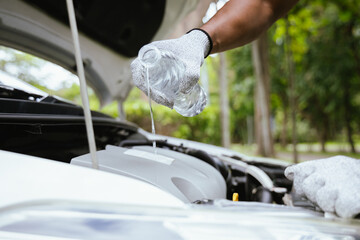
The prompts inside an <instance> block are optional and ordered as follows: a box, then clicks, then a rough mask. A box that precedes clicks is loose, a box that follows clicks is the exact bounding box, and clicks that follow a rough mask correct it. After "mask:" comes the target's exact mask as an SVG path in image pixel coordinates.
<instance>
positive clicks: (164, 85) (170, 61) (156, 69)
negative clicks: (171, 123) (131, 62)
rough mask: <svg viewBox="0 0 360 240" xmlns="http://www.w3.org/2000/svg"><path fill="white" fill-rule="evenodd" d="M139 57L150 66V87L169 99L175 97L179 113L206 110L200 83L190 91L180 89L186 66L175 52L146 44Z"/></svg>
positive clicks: (193, 113) (192, 114) (197, 112)
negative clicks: (185, 91) (183, 91)
mask: <svg viewBox="0 0 360 240" xmlns="http://www.w3.org/2000/svg"><path fill="white" fill-rule="evenodd" d="M139 59H140V61H141V62H142V64H143V65H144V66H145V67H147V68H148V71H149V83H150V89H151V90H153V89H156V90H157V91H158V92H161V93H163V94H164V95H166V96H167V97H168V98H169V99H173V100H174V109H175V110H176V111H177V112H178V113H180V114H181V115H183V116H185V117H192V116H195V115H197V114H199V113H201V112H202V111H203V110H204V108H205V106H206V94H205V92H204V90H203V89H202V88H201V86H200V85H199V84H198V83H197V84H195V86H194V87H193V88H192V89H191V90H190V91H189V92H188V93H182V92H180V91H179V85H180V81H181V80H183V79H184V74H185V71H186V66H185V64H184V63H183V62H182V61H181V60H179V59H178V58H177V57H176V56H174V54H172V53H171V52H168V51H160V50H159V49H158V48H156V47H152V46H145V47H142V48H141V49H140V51H139Z"/></svg>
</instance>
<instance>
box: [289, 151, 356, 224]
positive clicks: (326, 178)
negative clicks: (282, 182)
mask: <svg viewBox="0 0 360 240" xmlns="http://www.w3.org/2000/svg"><path fill="white" fill-rule="evenodd" d="M285 176H286V177H287V178H288V179H290V180H293V181H294V185H293V188H294V190H295V193H296V194H299V195H300V196H303V197H306V198H308V199H309V200H310V201H312V202H313V203H315V204H317V205H318V206H319V207H320V208H321V209H322V210H323V211H324V212H330V213H336V214H337V215H338V216H340V217H343V218H352V217H354V216H356V215H357V214H359V213H360V160H356V159H353V158H349V157H345V156H336V157H331V158H326V159H320V160H314V161H308V162H303V163H300V164H297V165H293V166H290V167H288V168H286V169H285Z"/></svg>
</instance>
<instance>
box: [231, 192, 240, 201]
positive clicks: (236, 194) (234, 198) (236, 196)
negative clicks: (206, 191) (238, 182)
mask: <svg viewBox="0 0 360 240" xmlns="http://www.w3.org/2000/svg"><path fill="white" fill-rule="evenodd" d="M232 200H233V201H234V202H237V201H239V194H238V193H233V198H232Z"/></svg>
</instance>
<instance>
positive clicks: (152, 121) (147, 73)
mask: <svg viewBox="0 0 360 240" xmlns="http://www.w3.org/2000/svg"><path fill="white" fill-rule="evenodd" d="M146 81H147V93H148V99H149V107H150V117H151V132H152V134H153V135H154V137H155V124H154V116H153V112H152V107H151V97H150V81H149V68H148V67H146ZM153 148H154V153H155V154H157V149H156V141H155V140H153Z"/></svg>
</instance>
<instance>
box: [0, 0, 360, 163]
mask: <svg viewBox="0 0 360 240" xmlns="http://www.w3.org/2000/svg"><path fill="white" fill-rule="evenodd" d="M359 9H360V1H358V0H326V1H325V0H313V1H309V0H303V1H300V2H299V3H298V4H297V5H296V7H295V8H294V9H293V10H292V11H291V12H290V13H289V14H288V15H287V16H285V17H284V18H282V19H280V20H278V21H277V22H276V23H275V24H274V25H273V26H272V27H271V28H270V29H269V30H268V32H267V33H266V34H264V35H263V39H262V40H263V41H264V42H263V43H264V44H266V45H267V47H266V48H262V50H261V51H263V52H262V53H261V54H265V55H266V57H265V58H264V59H265V62H264V61H260V62H258V63H256V61H254V48H256V47H254V45H253V47H252V46H251V45H246V46H243V47H240V48H237V49H233V50H231V51H227V52H226V53H225V54H223V55H220V54H217V55H214V56H210V57H208V58H207V59H206V66H207V76H206V79H208V81H209V83H208V85H209V89H208V95H209V105H208V106H207V107H206V109H205V110H204V112H203V113H201V114H200V115H198V116H196V117H192V118H185V117H182V116H180V115H179V114H177V113H176V112H175V111H173V110H170V109H167V108H165V107H163V106H160V105H156V104H154V105H153V111H154V116H155V121H156V131H157V133H159V134H164V135H168V136H174V137H180V138H186V139H190V140H196V141H201V142H205V143H211V144H216V145H225V146H227V147H228V146H229V141H230V142H231V144H230V147H231V148H233V149H237V150H241V151H244V152H245V153H250V154H256V153H258V154H260V155H264V156H275V157H279V158H283V159H288V160H296V158H297V151H299V152H304V151H306V152H318V151H319V152H326V151H329V152H331V153H332V154H334V153H335V152H336V153H338V152H343V153H346V154H349V155H350V156H353V157H358V158H359V154H356V152H357V151H359V148H360V11H359ZM0 50H1V51H2V52H4V51H5V52H6V51H7V53H6V54H5V55H6V56H13V58H11V59H10V60H11V61H9V59H5V60H4V58H3V57H2V58H1V59H2V60H0V69H1V70H5V71H7V72H11V71H10V70H11V65H14V64H15V65H16V64H18V65H21V64H23V65H24V64H25V65H26V64H28V65H27V67H25V68H24V69H29V67H30V68H31V67H35V68H37V67H38V66H41V65H42V64H43V63H41V61H40V62H39V61H38V60H36V59H33V58H32V57H31V56H29V55H27V54H25V55H24V54H20V53H19V52H13V53H11V51H10V52H9V50H6V49H4V48H2V49H0ZM258 50H259V49H258ZM1 51H0V52H1ZM220 56H222V57H221V58H220ZM224 60H225V61H226V63H224ZM256 64H267V66H268V77H269V79H268V80H266V81H267V84H268V87H265V88H264V89H267V94H268V95H267V96H265V97H263V98H262V100H261V101H260V100H259V99H260V97H259V95H258V94H257V93H256V92H257V90H256V89H257V86H258V84H259V77H258V76H257V74H256ZM25 65H24V66H25ZM224 68H225V69H224ZM9 69H10V70H9ZM12 74H13V75H16V76H17V77H19V78H22V79H23V80H25V81H28V82H31V83H35V84H37V85H39V84H41V82H39V81H37V80H36V79H33V78H31V77H30V78H29V77H25V75H26V74H23V73H21V72H13V73H12ZM202 78H203V80H204V79H205V77H204V76H202ZM224 78H226V80H227V84H225V85H224V84H223V85H221V82H220V81H219V80H220V79H224ZM224 88H226V89H225V90H227V91H225V92H224ZM42 89H43V90H46V88H45V87H42ZM220 90H221V91H222V93H221V91H220ZM47 91H49V92H50V93H51V94H56V95H59V96H61V97H64V98H67V99H70V100H73V101H75V102H77V103H80V99H79V94H78V91H79V88H78V86H77V85H76V84H71V85H69V86H64V88H63V89H61V90H56V91H54V90H47ZM224 96H225V100H224ZM90 98H91V108H92V109H94V110H101V111H103V112H105V113H108V114H110V115H112V116H114V117H117V116H118V108H117V103H116V102H114V103H112V104H110V105H108V106H105V107H104V108H103V109H99V106H100V105H99V102H98V100H97V98H96V96H95V95H94V94H93V93H92V92H91V97H90ZM226 105H227V106H228V107H229V108H228V112H226V111H224V108H225V107H224V106H226ZM266 105H267V106H268V113H265V115H264V116H265V125H266V126H267V129H265V130H264V129H260V130H259V127H258V125H259V123H261V121H262V120H258V119H259V118H258V117H256V111H258V110H256V109H259V108H261V107H264V106H266ZM125 111H126V115H127V120H128V121H130V122H134V123H136V124H138V125H139V126H140V127H142V128H144V129H145V130H149V131H150V130H151V125H150V114H149V106H148V104H147V99H146V97H145V96H144V95H143V94H142V93H141V92H140V91H139V90H138V89H136V88H134V89H133V90H132V92H131V93H130V95H129V98H128V99H127V101H126V102H125ZM221 119H222V120H221ZM227 123H229V126H227V125H226V124H227ZM227 129H228V130H227ZM256 129H258V130H256ZM259 131H260V132H259ZM264 131H268V132H264ZM226 134H228V135H226ZM259 134H260V135H261V134H262V135H264V134H265V135H266V134H267V135H268V136H270V137H271V138H270V139H267V140H265V142H267V143H269V144H270V145H269V146H268V147H270V148H273V149H274V150H270V151H269V150H266V151H265V149H261V146H260V143H259V136H258V135H259ZM272 143H274V144H275V146H273V145H272ZM291 152H293V154H291ZM283 153H287V155H282V154H283ZM317 156H320V155H317ZM321 156H322V155H321Z"/></svg>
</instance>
